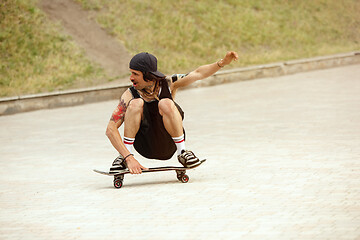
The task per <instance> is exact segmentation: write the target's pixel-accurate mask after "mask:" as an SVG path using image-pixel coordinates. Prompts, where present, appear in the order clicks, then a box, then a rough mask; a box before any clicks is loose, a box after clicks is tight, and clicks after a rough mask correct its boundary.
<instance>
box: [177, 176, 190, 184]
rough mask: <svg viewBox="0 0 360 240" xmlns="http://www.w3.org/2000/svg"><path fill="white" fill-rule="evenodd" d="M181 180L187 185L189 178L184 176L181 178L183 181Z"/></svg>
mask: <svg viewBox="0 0 360 240" xmlns="http://www.w3.org/2000/svg"><path fill="white" fill-rule="evenodd" d="M179 180H180V181H181V182H183V183H187V182H188V181H189V176H188V175H186V174H184V175H183V176H181V179H179Z"/></svg>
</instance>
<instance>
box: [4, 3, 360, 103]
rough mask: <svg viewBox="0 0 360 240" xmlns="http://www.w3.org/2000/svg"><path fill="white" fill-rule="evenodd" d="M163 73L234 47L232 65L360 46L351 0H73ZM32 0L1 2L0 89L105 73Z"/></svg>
mask: <svg viewBox="0 0 360 240" xmlns="http://www.w3.org/2000/svg"><path fill="white" fill-rule="evenodd" d="M76 1H78V2H79V3H80V4H82V6H83V7H84V8H85V9H88V10H90V11H94V12H96V13H97V21H98V22H99V24H101V25H102V26H103V28H105V29H106V30H107V31H108V32H109V33H110V34H112V35H113V36H114V37H116V38H117V39H119V40H120V41H122V42H123V43H124V44H125V46H126V47H127V49H128V50H129V51H130V52H131V53H132V54H135V53H137V52H140V51H148V52H151V53H153V54H155V55H156V56H157V57H158V59H159V70H161V71H162V72H164V73H169V74H171V73H175V72H187V71H190V70H192V69H194V68H195V67H197V66H199V65H201V64H205V63H210V62H214V61H216V60H218V59H219V58H221V57H222V56H223V55H224V53H225V52H226V51H227V50H235V51H237V52H238V53H239V54H240V59H239V61H238V62H237V63H235V64H233V65H232V66H231V67H242V66H249V65H254V64H265V63H270V62H279V61H284V60H290V59H299V58H307V57H314V56H321V55H329V54H335V53H340V52H348V51H354V50H359V49H360V30H359V29H360V28H359V26H360V14H359V12H360V1H358V0H313V1H303V0H291V1H290V0H282V1H281V0H241V1H240V0H181V1H175V0H156V1H150V0H149V1H145V0H144V1H142V0H122V1H120V0H117V1H115V0H114V1H108V0H76ZM36 3H37V1H36V0H2V1H1V2H0V54H1V55H0V96H12V95H19V94H25V93H37V92H43V91H53V90H61V89H67V88H71V87H77V86H89V85H93V84H97V83H99V82H106V81H108V80H109V79H108V77H107V76H106V75H105V73H104V70H102V69H101V68H100V67H99V66H97V65H96V64H94V63H92V62H90V61H89V60H87V58H86V57H85V56H84V53H83V52H82V50H81V49H80V48H79V47H78V46H76V45H75V44H74V42H73V41H72V40H71V38H70V37H68V36H65V35H64V34H62V33H61V26H58V25H56V24H53V23H51V22H50V21H48V19H47V18H46V16H45V14H44V13H42V12H41V11H40V10H39V9H38V8H37V5H36Z"/></svg>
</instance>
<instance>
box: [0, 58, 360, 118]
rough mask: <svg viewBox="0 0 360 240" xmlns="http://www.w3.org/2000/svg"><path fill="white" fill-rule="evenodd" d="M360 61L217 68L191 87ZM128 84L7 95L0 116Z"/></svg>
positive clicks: (108, 94)
mask: <svg viewBox="0 0 360 240" xmlns="http://www.w3.org/2000/svg"><path fill="white" fill-rule="evenodd" d="M358 63H360V52H359V51H355V52H349V53H342V54H336V55H331V56H324V57H316V58H308V59H300V60H293V61H286V62H280V63H272V64H266V65H258V66H252V67H245V68H235V69H230V70H224V71H219V72H217V73H216V74H214V75H213V76H211V77H209V78H207V79H206V81H198V82H195V83H194V84H192V86H191V87H205V86H213V85H218V84H223V83H230V82H238V81H245V80H251V79H257V78H265V77H277V76H282V75H288V74H294V73H298V72H306V71H312V70H318V69H326V68H333V67H338V66H344V65H350V64H358ZM129 86H130V85H119V86H115V87H114V86H113V87H94V88H86V89H78V90H68V91H59V92H53V93H44V94H34V95H26V96H17V97H10V98H0V116H3V115H10V114H15V113H21V112H28V111H34V110H39V109H50V108H58V107H69V106H76V105H81V104H86V103H94V102H100V101H107V100H113V99H118V98H119V97H120V96H121V94H122V93H123V92H124V91H125V90H126V89H127V88H128V87H129Z"/></svg>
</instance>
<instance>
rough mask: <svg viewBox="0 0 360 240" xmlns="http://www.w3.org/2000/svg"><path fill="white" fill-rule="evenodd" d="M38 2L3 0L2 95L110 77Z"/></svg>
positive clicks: (0, 28)
mask: <svg viewBox="0 0 360 240" xmlns="http://www.w3.org/2000/svg"><path fill="white" fill-rule="evenodd" d="M36 3H37V1H34V0H2V1H1V3H0V97H4V96H15V95H22V94H30V93H39V92H47V91H54V90H63V89H67V88H70V87H74V86H84V85H90V84H92V83H94V82H97V81H98V79H104V78H106V76H105V74H104V71H103V70H102V69H101V68H100V67H98V66H96V65H94V64H93V63H92V62H90V61H89V60H87V59H86V57H85V56H84V53H83V51H82V50H81V49H80V48H79V47H78V46H76V45H75V44H74V42H73V41H72V40H71V39H70V38H69V37H68V36H66V35H63V34H61V27H60V26H58V25H55V24H51V23H49V21H48V19H47V18H46V16H45V15H44V14H43V13H42V12H41V11H40V10H39V9H38V8H37V7H36Z"/></svg>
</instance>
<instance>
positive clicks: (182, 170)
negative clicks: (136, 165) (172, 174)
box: [94, 159, 206, 188]
mask: <svg viewBox="0 0 360 240" xmlns="http://www.w3.org/2000/svg"><path fill="white" fill-rule="evenodd" d="M205 161H206V159H203V160H201V161H200V163H199V164H197V165H195V166H192V167H189V168H186V167H175V166H167V167H154V168H149V169H147V170H142V173H149V172H163V171H176V175H177V179H178V180H179V181H181V182H183V183H187V182H188V181H189V176H188V175H186V170H190V169H193V168H197V167H198V166H200V165H201V164H202V163H204V162H205ZM94 172H96V173H100V174H103V175H107V176H114V187H115V188H121V187H122V186H123V180H124V175H125V174H129V173H130V171H129V170H128V169H124V170H122V171H119V172H117V173H110V172H105V171H100V170H97V169H94Z"/></svg>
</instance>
